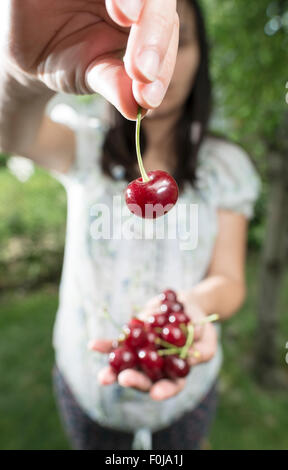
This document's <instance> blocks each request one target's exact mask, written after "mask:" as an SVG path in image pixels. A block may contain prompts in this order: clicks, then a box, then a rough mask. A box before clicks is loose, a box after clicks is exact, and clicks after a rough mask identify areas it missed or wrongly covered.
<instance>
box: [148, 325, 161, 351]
mask: <svg viewBox="0 0 288 470" xmlns="http://www.w3.org/2000/svg"><path fill="white" fill-rule="evenodd" d="M146 333H147V343H148V345H149V346H150V347H154V348H155V349H157V348H158V347H160V346H158V345H157V343H156V339H157V338H159V335H158V334H157V333H156V331H155V330H154V328H152V327H148V328H147V330H146Z"/></svg>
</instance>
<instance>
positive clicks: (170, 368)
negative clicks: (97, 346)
mask: <svg viewBox="0 0 288 470" xmlns="http://www.w3.org/2000/svg"><path fill="white" fill-rule="evenodd" d="M160 296H161V304H160V308H159V311H157V312H156V313H155V314H152V315H150V316H149V317H148V318H147V320H146V321H143V320H141V319H140V318H137V317H132V318H131V320H130V321H129V323H128V324H127V325H125V326H124V327H123V333H122V334H121V335H120V337H119V338H118V340H117V341H115V342H114V345H113V346H114V348H113V350H112V351H111V352H110V355H109V363H110V366H111V368H112V369H113V371H114V372H115V373H116V374H117V375H118V374H119V373H120V372H121V371H122V370H124V369H131V368H133V369H137V370H140V371H142V372H144V373H145V374H146V375H147V376H148V377H149V378H150V379H151V380H152V382H155V381H157V380H159V379H162V378H169V379H175V378H178V377H185V376H186V375H187V374H188V373H189V370H190V366H189V363H188V360H187V356H188V350H189V348H190V346H191V345H192V342H193V336H194V326H193V324H192V322H191V320H190V318H189V317H188V316H187V315H186V313H185V311H184V306H183V304H182V303H181V302H179V301H178V300H177V296H176V293H175V292H174V291H173V290H171V289H169V290H165V291H164V292H162V293H161V294H160Z"/></svg>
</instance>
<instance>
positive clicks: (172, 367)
mask: <svg viewBox="0 0 288 470" xmlns="http://www.w3.org/2000/svg"><path fill="white" fill-rule="evenodd" d="M189 371H190V367H189V364H188V361H187V360H186V359H181V357H178V356H176V355H174V354H173V355H171V356H167V357H165V364H164V372H165V374H166V375H167V377H169V378H170V379H176V378H179V377H186V375H187V374H188V373H189Z"/></svg>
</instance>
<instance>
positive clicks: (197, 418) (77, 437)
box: [52, 365, 218, 450]
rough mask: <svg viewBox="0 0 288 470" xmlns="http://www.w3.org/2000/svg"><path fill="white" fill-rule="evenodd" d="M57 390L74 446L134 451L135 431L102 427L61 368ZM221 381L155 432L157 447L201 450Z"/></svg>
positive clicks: (55, 377)
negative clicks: (199, 399) (132, 445)
mask: <svg viewBox="0 0 288 470" xmlns="http://www.w3.org/2000/svg"><path fill="white" fill-rule="evenodd" d="M52 378H53V391H54V395H55V399H56V404H57V407H58V411H59V415H60V419H61V422H62V425H63V427H64V430H65V432H66V435H67V438H68V440H69V442H70V445H71V447H72V449H75V450H130V449H131V444H132V440H133V434H132V433H130V432H124V431H123V432H122V431H116V430H113V429H110V428H106V427H103V426H102V425H101V426H100V425H99V424H98V423H97V422H96V421H94V420H92V419H91V418H90V417H89V416H88V415H87V414H86V413H85V412H84V410H83V409H82V408H81V407H80V406H79V404H78V403H77V401H76V399H75V397H74V396H73V394H72V392H71V390H70V388H69V386H68V385H67V383H66V382H65V380H64V378H63V376H62V374H61V373H60V371H59V369H58V367H57V366H56V365H54V368H53V371H52ZM217 398H218V393H217V381H216V382H215V383H214V384H213V386H212V387H211V389H210V390H209V392H208V394H207V395H206V396H205V397H204V399H203V400H202V401H201V402H200V403H199V405H198V406H197V407H196V408H194V409H193V410H192V411H190V412H188V413H185V414H184V415H183V416H182V417H181V418H180V419H178V420H177V421H175V422H173V423H172V424H171V425H170V426H169V427H167V428H165V429H162V430H160V431H156V432H154V433H153V434H152V446H153V450H154V449H157V450H185V449H188V450H197V449H201V446H202V444H203V441H204V439H205V438H206V437H207V435H208V433H209V429H210V426H211V424H212V421H213V418H214V415H215V411H216V407H217Z"/></svg>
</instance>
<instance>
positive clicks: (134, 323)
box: [128, 317, 145, 327]
mask: <svg viewBox="0 0 288 470" xmlns="http://www.w3.org/2000/svg"><path fill="white" fill-rule="evenodd" d="M144 325H145V323H144V321H143V320H140V318H137V317H132V318H131V319H130V321H129V323H128V326H131V327H133V326H142V327H144Z"/></svg>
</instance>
